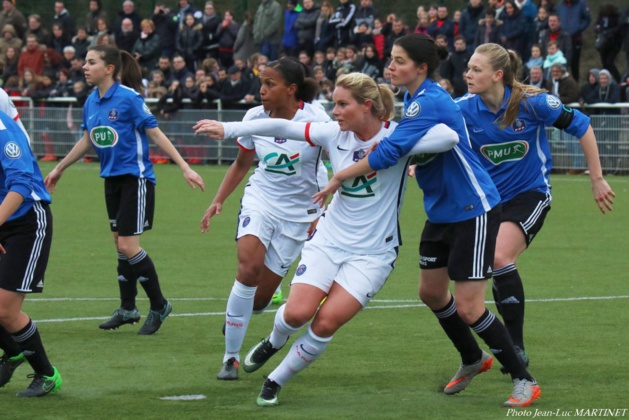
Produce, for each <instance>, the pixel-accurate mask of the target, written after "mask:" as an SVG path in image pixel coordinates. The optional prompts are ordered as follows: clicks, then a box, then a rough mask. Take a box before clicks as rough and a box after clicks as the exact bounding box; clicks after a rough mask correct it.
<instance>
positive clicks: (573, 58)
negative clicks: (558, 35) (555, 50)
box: [548, 0, 592, 80]
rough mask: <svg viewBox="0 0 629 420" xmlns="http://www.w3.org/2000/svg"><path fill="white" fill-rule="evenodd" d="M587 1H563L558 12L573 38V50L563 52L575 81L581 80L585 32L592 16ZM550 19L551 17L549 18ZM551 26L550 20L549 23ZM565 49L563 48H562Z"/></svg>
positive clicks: (558, 7)
mask: <svg viewBox="0 0 629 420" xmlns="http://www.w3.org/2000/svg"><path fill="white" fill-rule="evenodd" d="M585 1H586V0H561V2H560V3H559V4H558V5H557V8H556V12H557V16H558V17H559V21H560V22H561V23H562V25H563V28H564V30H565V31H566V32H567V33H568V34H569V35H570V37H571V45H570V46H571V50H562V51H564V52H565V54H566V58H567V59H568V62H569V63H570V71H571V73H572V76H573V77H574V79H575V80H579V64H580V63H581V49H582V46H583V32H584V31H585V30H586V29H587V28H588V26H590V22H591V21H592V16H590V9H589V8H588V6H587V4H586V2H585ZM549 19H550V17H549ZM548 24H549V26H550V20H549V22H548ZM561 48H563V46H561Z"/></svg>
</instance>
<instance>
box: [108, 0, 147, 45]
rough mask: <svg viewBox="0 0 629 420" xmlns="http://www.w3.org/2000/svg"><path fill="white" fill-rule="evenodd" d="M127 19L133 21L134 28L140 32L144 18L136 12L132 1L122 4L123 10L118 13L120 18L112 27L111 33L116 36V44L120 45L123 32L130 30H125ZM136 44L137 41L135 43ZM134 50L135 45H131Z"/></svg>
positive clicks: (126, 0)
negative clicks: (119, 40)
mask: <svg viewBox="0 0 629 420" xmlns="http://www.w3.org/2000/svg"><path fill="white" fill-rule="evenodd" d="M125 19H129V20H131V24H132V28H133V30H134V31H135V32H139V31H140V23H142V17H141V16H140V15H139V14H138V12H136V11H135V4H134V3H133V2H132V1H131V0H125V1H124V2H123V3H122V10H121V11H119V12H118V16H116V20H114V23H113V24H112V25H111V32H112V33H113V34H114V37H115V39H116V44H118V37H119V36H120V35H121V34H122V32H123V31H125V30H128V28H129V27H128V26H127V29H124V28H123V23H124V20H125ZM134 43H135V41H134ZM131 47H132V48H133V44H131Z"/></svg>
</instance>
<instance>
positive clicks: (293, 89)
mask: <svg viewBox="0 0 629 420" xmlns="http://www.w3.org/2000/svg"><path fill="white" fill-rule="evenodd" d="M305 76H306V73H305V69H304V67H303V66H302V65H301V64H300V63H299V62H297V61H295V60H292V59H288V58H287V59H280V60H278V61H275V62H272V63H270V64H269V65H268V66H267V67H266V68H265V69H264V71H262V73H261V75H260V78H261V82H262V86H261V88H260V98H261V100H262V104H263V105H262V106H260V107H257V108H253V109H251V110H249V111H248V112H247V114H246V116H245V118H244V120H243V121H246V122H254V121H257V120H262V121H271V120H273V119H276V118H277V119H286V120H293V121H304V122H306V121H313V122H324V121H329V120H330V117H329V116H328V115H327V114H326V113H325V111H324V110H323V108H322V107H320V106H316V105H312V104H310V103H309V102H310V101H311V100H312V99H313V98H314V97H315V95H316V92H317V90H318V86H317V83H316V81H315V80H314V79H312V78H308V77H305ZM237 143H238V146H239V147H240V151H239V153H238V156H237V158H236V160H235V161H234V163H233V164H232V165H231V167H230V168H229V170H228V171H227V174H226V175H225V178H224V179H223V182H222V183H221V185H220V187H219V189H218V191H217V193H216V195H215V197H214V199H213V200H212V204H211V205H210V207H208V209H207V210H206V212H205V214H204V216H203V219H202V221H201V231H202V232H205V231H207V230H208V229H209V227H210V219H211V218H212V217H213V216H214V215H217V214H220V212H221V210H222V206H223V203H224V202H225V200H226V199H227V197H229V195H230V194H231V193H232V192H233V191H234V189H236V187H237V186H238V184H240V182H241V181H242V180H243V178H244V177H245V175H247V173H248V172H249V169H250V168H251V166H252V164H253V162H254V159H255V158H256V156H257V158H258V160H259V164H258V167H257V168H256V170H255V172H254V173H253V175H252V176H251V177H250V178H249V182H248V183H247V185H246V187H245V194H244V196H243V198H242V202H241V205H242V207H241V210H240V213H239V215H238V232H237V235H236V240H237V248H238V271H237V274H236V280H235V281H234V286H233V287H232V290H231V293H230V295H229V298H228V300H227V309H226V315H225V330H224V331H225V354H224V357H223V365H222V367H221V369H220V371H219V373H218V376H217V378H218V379H220V380H233V379H238V366H239V364H240V349H241V347H242V343H243V341H244V338H245V334H246V332H247V327H248V325H249V321H250V319H251V315H252V313H253V312H254V311H256V312H258V311H262V310H264V309H265V308H266V307H267V306H268V304H269V303H270V301H271V298H272V296H273V293H274V292H275V290H276V288H277V287H278V286H279V284H280V283H281V281H282V278H283V277H284V276H285V275H286V273H287V272H288V270H289V268H290V266H291V264H292V263H293V261H295V260H296V259H297V257H298V256H299V252H300V251H301V248H302V247H303V243H304V242H305V241H306V239H307V238H308V234H309V229H310V226H311V223H312V222H314V221H315V220H316V219H317V218H318V217H319V215H320V214H321V210H320V209H319V207H318V206H315V205H314V204H313V203H312V200H311V199H310V197H311V196H312V195H313V194H315V193H317V192H318V191H319V190H320V189H321V188H322V187H324V186H325V185H326V184H327V181H328V177H327V173H326V172H327V171H326V169H325V166H324V165H323V163H322V162H321V155H322V150H321V148H320V147H317V148H311V147H309V146H308V145H307V144H306V143H303V142H297V141H294V140H291V139H290V138H286V137H285V136H275V135H270V136H247V137H241V138H239V139H238V141H237Z"/></svg>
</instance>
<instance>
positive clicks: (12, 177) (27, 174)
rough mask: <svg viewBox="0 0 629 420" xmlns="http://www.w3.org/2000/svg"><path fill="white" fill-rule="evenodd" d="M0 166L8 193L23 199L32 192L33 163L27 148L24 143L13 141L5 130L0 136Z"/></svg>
mask: <svg viewBox="0 0 629 420" xmlns="http://www.w3.org/2000/svg"><path fill="white" fill-rule="evenodd" d="M0 145H2V151H3V152H2V153H0V164H2V169H3V170H4V175H5V185H6V189H7V190H8V191H13V192H16V193H18V194H20V195H21V196H22V197H24V199H27V198H29V197H30V196H31V193H32V191H33V163H32V159H31V155H30V150H29V146H28V144H27V143H26V142H24V141H19V140H17V141H16V140H13V139H12V138H11V136H9V134H8V132H7V131H6V130H3V131H2V133H1V134H0Z"/></svg>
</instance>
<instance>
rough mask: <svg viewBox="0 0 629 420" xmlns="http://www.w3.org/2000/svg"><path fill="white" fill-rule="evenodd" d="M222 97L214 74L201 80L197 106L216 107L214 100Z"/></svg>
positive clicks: (202, 107) (201, 107) (203, 107)
mask: <svg viewBox="0 0 629 420" xmlns="http://www.w3.org/2000/svg"><path fill="white" fill-rule="evenodd" d="M220 98H221V94H220V92H219V91H218V90H217V84H216V79H215V77H214V75H211V74H210V75H207V76H205V80H203V81H201V82H199V96H198V97H197V103H196V108H200V109H213V108H216V105H215V104H214V101H216V100H217V99H220ZM258 99H259V98H258Z"/></svg>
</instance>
